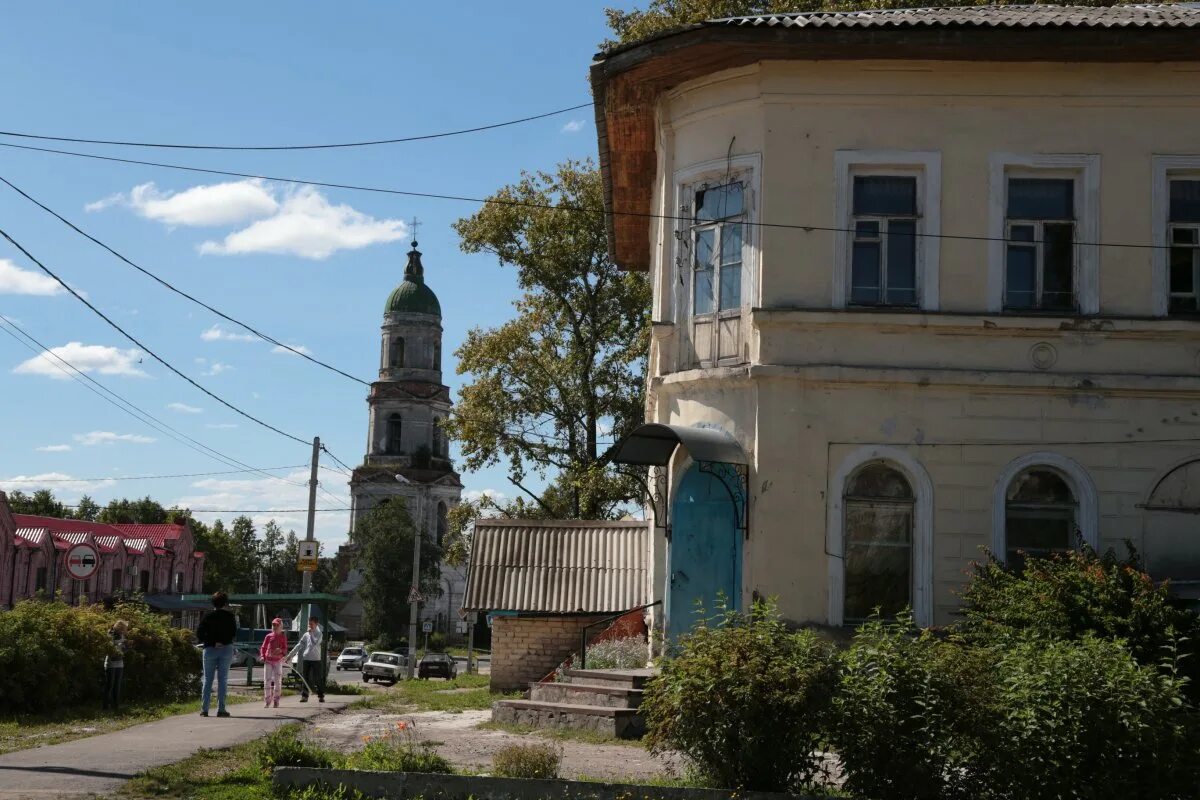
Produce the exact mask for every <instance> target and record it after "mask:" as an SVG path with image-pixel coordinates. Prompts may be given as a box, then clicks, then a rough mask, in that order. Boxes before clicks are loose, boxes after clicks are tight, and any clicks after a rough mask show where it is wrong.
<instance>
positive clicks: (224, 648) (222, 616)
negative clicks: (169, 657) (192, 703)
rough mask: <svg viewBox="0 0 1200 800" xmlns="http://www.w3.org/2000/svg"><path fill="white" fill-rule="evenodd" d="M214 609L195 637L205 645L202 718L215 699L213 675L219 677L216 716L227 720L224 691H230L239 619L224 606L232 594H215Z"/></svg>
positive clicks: (201, 700) (201, 623) (201, 697)
mask: <svg viewBox="0 0 1200 800" xmlns="http://www.w3.org/2000/svg"><path fill="white" fill-rule="evenodd" d="M212 604H213V610H212V611H210V612H208V613H207V614H205V615H204V618H203V619H202V620H200V627H198V628H196V638H197V639H199V640H200V644H202V645H204V658H203V661H204V685H203V686H202V687H201V689H200V716H202V717H207V716H208V706H209V702H210V700H211V698H212V685H213V675H214V674H215V675H216V676H217V716H218V717H228V716H229V712H228V711H226V710H225V692H226V690H227V689H228V688H229V666H230V664H232V663H233V654H234V646H233V640H234V639H235V638H236V637H237V617H235V616H233V613H232V612H231V611H229V609H227V608H225V606H227V605H229V595H227V594H225V593H224V592H215V593H214V594H213V596H212Z"/></svg>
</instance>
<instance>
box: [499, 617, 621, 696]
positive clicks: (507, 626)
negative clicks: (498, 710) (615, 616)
mask: <svg viewBox="0 0 1200 800" xmlns="http://www.w3.org/2000/svg"><path fill="white" fill-rule="evenodd" d="M601 619H603V617H602V616H586V617H495V618H493V620H492V680H491V687H492V689H493V690H495V691H511V690H513V689H524V688H525V687H527V686H529V684H531V683H536V682H537V681H539V680H541V679H542V678H544V677H545V676H546V674H547V673H549V672H550V671H552V670H553V669H554V668H555V667H557V666H558V665H559V664H561V663H562V662H563V661H564V660H566V658H567V656H569V655H571V654H572V653H575V652H577V651H578V650H579V635H580V634H581V633H582V632H583V629H584V627H586V626H587V625H590V624H592V623H593V622H598V621H599V620H601Z"/></svg>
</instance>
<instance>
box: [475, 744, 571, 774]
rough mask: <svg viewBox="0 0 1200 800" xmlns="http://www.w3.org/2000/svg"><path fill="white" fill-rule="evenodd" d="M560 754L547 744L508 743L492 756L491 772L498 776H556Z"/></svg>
mask: <svg viewBox="0 0 1200 800" xmlns="http://www.w3.org/2000/svg"><path fill="white" fill-rule="evenodd" d="M560 759H561V755H560V754H559V752H558V749H557V748H555V747H552V746H550V745H548V744H510V745H508V746H507V747H501V748H500V749H499V750H497V751H496V754H495V755H494V756H492V773H493V774H494V775H496V776H497V777H500V778H557V777H558V763H559V760H560Z"/></svg>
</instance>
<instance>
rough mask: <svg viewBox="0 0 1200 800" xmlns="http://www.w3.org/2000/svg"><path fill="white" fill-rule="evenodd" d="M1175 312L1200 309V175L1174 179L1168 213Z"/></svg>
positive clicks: (1171, 184) (1193, 311) (1199, 310)
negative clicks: (1199, 176)
mask: <svg viewBox="0 0 1200 800" xmlns="http://www.w3.org/2000/svg"><path fill="white" fill-rule="evenodd" d="M1167 242H1168V244H1169V246H1170V248H1171V249H1170V264H1171V303H1170V306H1169V308H1170V311H1171V313H1174V314H1194V313H1196V312H1200V178H1190V179H1186V180H1185V179H1172V180H1171V181H1170V206H1169V211H1168V215H1167Z"/></svg>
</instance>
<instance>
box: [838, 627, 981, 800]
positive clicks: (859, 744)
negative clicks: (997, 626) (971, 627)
mask: <svg viewBox="0 0 1200 800" xmlns="http://www.w3.org/2000/svg"><path fill="white" fill-rule="evenodd" d="M840 661H841V667H842V668H841V675H840V679H839V684H838V689H837V693H836V695H835V697H834V699H833V708H832V712H831V714H830V717H829V728H828V736H829V744H830V746H831V747H832V748H833V750H834V751H836V752H837V754H838V758H839V760H840V762H841V766H842V772H843V774H844V776H845V788H846V789H847V790H848V791H849V792H851V793H853V794H854V795H856V796H861V797H871V798H888V800H891V799H892V798H896V799H897V800H898V799H899V798H911V799H912V800H917V799H918V798H919V799H920V800H935V799H939V798H960V797H977V796H980V794H979V793H980V787H979V786H978V783H977V777H978V776H977V774H976V771H977V770H976V769H974V768H975V766H976V765H975V763H974V759H975V757H976V756H977V755H978V753H979V747H980V744H979V737H980V729H981V726H982V725H984V724H985V720H986V719H987V716H988V713H989V711H990V709H991V708H992V706H993V700H992V694H993V685H992V683H993V680H992V675H993V673H992V671H991V663H990V661H989V659H988V658H987V654H986V653H985V652H984V651H980V650H976V649H972V648H970V647H967V646H965V645H964V644H963V643H961V642H956V641H942V640H938V639H937V638H935V637H934V636H933V634H931V633H930V632H928V631H918V630H917V629H915V628H914V627H913V626H912V624H911V621H910V620H901V622H900V623H896V624H889V623H884V622H882V621H879V620H872V621H870V622H868V623H866V624H865V625H863V626H862V627H861V628H860V629H859V631H858V633H857V634H856V636H855V637H854V641H853V643H852V644H851V645H850V647H849V648H847V649H846V650H845V651H844V652H843V653H842V654H841V657H840Z"/></svg>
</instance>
